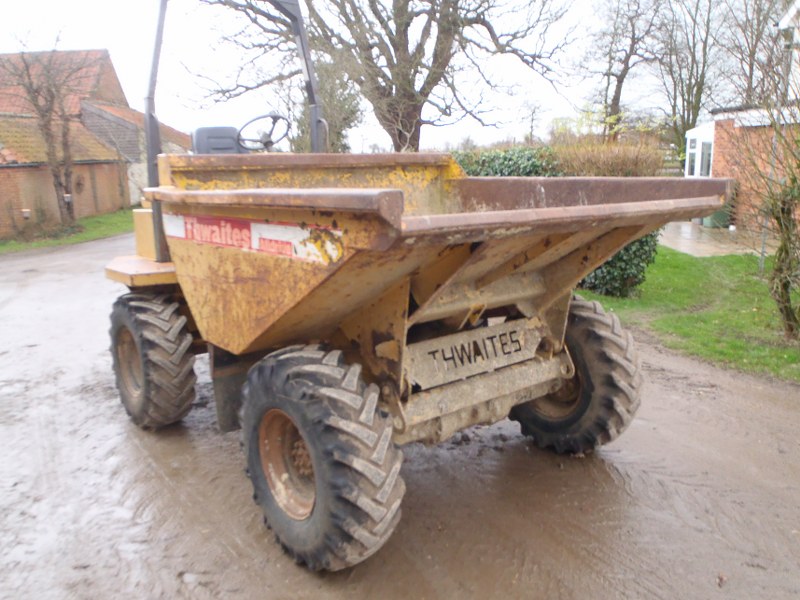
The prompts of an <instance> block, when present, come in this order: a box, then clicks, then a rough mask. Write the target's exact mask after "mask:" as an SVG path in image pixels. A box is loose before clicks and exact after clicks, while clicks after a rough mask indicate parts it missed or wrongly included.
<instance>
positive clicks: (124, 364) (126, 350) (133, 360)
mask: <svg viewBox="0 0 800 600" xmlns="http://www.w3.org/2000/svg"><path fill="white" fill-rule="evenodd" d="M116 350H117V361H118V362H119V370H120V375H121V376H122V377H121V378H122V385H123V386H124V387H125V390H126V391H127V395H128V397H129V398H131V400H133V401H134V402H136V403H138V402H139V401H140V396H141V392H142V387H143V385H144V372H143V368H142V359H141V357H140V356H139V350H138V349H137V348H136V340H134V339H133V334H132V333H131V331H130V330H129V329H126V328H122V329H120V330H119V333H118V335H117V348H116Z"/></svg>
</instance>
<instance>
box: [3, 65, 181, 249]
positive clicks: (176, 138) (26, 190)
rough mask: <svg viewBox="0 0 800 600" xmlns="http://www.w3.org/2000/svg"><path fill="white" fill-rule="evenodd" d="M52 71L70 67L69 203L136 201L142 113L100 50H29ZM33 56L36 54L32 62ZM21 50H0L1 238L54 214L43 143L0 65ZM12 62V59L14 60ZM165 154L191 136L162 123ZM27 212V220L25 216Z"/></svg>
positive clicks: (115, 205) (99, 207)
mask: <svg viewBox="0 0 800 600" xmlns="http://www.w3.org/2000/svg"><path fill="white" fill-rule="evenodd" d="M29 57H31V60H30V61H29V63H30V64H34V65H35V64H37V62H41V63H43V64H44V63H45V61H46V64H48V65H50V66H52V68H53V69H54V70H58V69H61V70H65V71H66V70H70V69H72V70H73V71H74V73H73V76H72V77H71V78H70V85H69V87H68V88H67V89H68V92H67V93H66V95H65V108H66V111H67V113H68V114H69V115H70V116H71V118H73V119H74V122H73V123H72V124H71V127H70V133H71V138H72V142H73V144H72V145H73V160H74V162H75V169H74V177H73V195H72V198H73V202H74V206H75V215H76V216H77V217H83V216H87V215H92V214H98V213H104V212H110V211H113V210H117V209H119V208H121V207H124V206H129V205H130V204H131V203H136V202H138V201H139V197H140V195H141V189H142V187H143V186H144V185H145V182H146V172H147V169H146V166H145V144H144V115H143V114H142V113H140V112H138V111H135V110H133V109H132V108H130V106H129V105H128V101H127V99H126V97H125V94H124V92H123V91H122V86H121V85H120V83H119V78H118V77H117V74H116V71H115V70H114V66H113V64H112V63H111V58H110V56H109V54H108V51H106V50H80V51H67V52H61V51H54V52H44V53H32V54H29ZM37 59H40V60H39V61H37ZM7 61H10V62H11V63H13V64H19V63H20V55H19V54H2V55H0V239H2V238H8V237H13V236H15V235H17V234H18V233H19V232H21V231H22V230H23V229H24V228H26V227H28V226H30V225H31V224H45V225H46V224H56V223H58V220H59V211H58V206H57V201H56V195H55V191H54V188H53V181H52V177H51V175H50V171H49V169H48V167H47V156H46V152H47V148H46V144H45V142H44V139H43V138H42V135H41V133H40V132H39V130H38V128H37V121H36V119H35V118H34V117H33V115H32V113H33V110H32V107H31V106H30V104H29V102H28V100H27V98H26V96H25V93H24V91H23V90H22V88H21V87H20V86H19V85H18V82H16V81H14V79H13V77H12V76H11V75H10V72H12V71H13V70H14V69H8V68H2V67H3V63H4V62H7ZM14 61H16V62H14ZM161 137H162V145H163V146H164V149H165V151H168V152H183V151H185V150H186V149H188V148H189V147H190V145H191V140H190V138H189V136H188V135H187V134H185V133H182V132H179V131H177V130H175V129H172V128H170V127H166V126H162V128H161ZM26 217H27V218H26Z"/></svg>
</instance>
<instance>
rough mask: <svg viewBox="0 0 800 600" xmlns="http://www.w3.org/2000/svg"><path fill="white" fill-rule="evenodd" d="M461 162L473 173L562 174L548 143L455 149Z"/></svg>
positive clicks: (533, 175)
mask: <svg viewBox="0 0 800 600" xmlns="http://www.w3.org/2000/svg"><path fill="white" fill-rule="evenodd" d="M453 156H454V157H455V159H456V161H458V164H460V165H461V168H462V169H464V172H466V174H467V175H470V176H472V177H552V176H557V175H561V174H562V173H561V172H560V171H559V170H558V162H557V160H556V156H555V154H554V153H553V150H552V149H550V148H548V147H547V146H540V147H536V148H534V147H531V146H517V147H514V148H508V149H507V150H471V151H469V152H454V153H453Z"/></svg>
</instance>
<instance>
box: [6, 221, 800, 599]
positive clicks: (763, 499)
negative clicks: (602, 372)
mask: <svg viewBox="0 0 800 600" xmlns="http://www.w3.org/2000/svg"><path fill="white" fill-rule="evenodd" d="M132 248H133V242H132V239H131V237H130V236H124V237H120V238H115V239H111V240H105V241H100V242H93V243H89V244H83V245H80V246H74V247H71V248H63V249H58V250H46V251H36V252H31V253H26V254H21V255H12V256H5V257H0V440H1V441H2V460H1V461H0V598H9V599H11V598H14V599H16V598H23V597H28V598H223V597H224V598H257V597H260V598H314V599H326V598H345V597H347V598H378V597H380V598H389V599H391V598H409V597H413V598H431V599H433V598H548V599H557V598H565V599H567V598H667V599H672V598H746V599H751V598H797V597H800V441H799V440H800V436H799V435H798V432H799V431H800V387H798V386H795V385H791V384H786V383H780V382H775V381H771V380H767V379H760V378H754V377H749V376H745V375H741V374H738V373H734V372H731V371H726V370H723V369H718V368H715V367H711V366H708V365H706V364H703V363H702V362H699V361H697V360H693V359H689V358H685V357H682V356H678V355H675V354H673V353H670V352H667V351H665V350H662V349H660V348H659V347H658V346H657V345H656V344H654V343H653V341H652V340H648V339H646V336H644V338H643V336H641V335H639V336H638V341H639V350H640V354H641V356H642V358H643V362H644V366H645V371H646V378H647V383H646V386H645V390H644V400H643V406H642V409H641V410H640V412H639V414H638V417H637V418H636V419H635V420H634V422H633V424H632V425H631V427H630V428H629V430H628V431H627V432H626V433H625V434H624V435H623V436H622V437H621V438H620V439H619V440H617V441H616V442H614V443H612V444H610V445H609V446H607V447H605V448H602V449H600V450H599V451H598V452H596V453H594V454H591V455H588V456H586V457H583V458H570V457H560V456H556V455H553V454H551V453H549V452H544V451H540V450H537V449H535V448H534V447H533V446H532V445H531V444H530V443H529V442H527V441H526V440H525V439H524V438H523V437H522V436H521V435H520V434H519V431H518V427H517V426H516V424H514V423H511V422H508V421H504V422H502V423H499V424H497V425H494V426H491V427H478V428H473V429H471V430H469V431H467V432H465V433H463V434H458V435H456V437H455V438H453V439H451V440H450V441H448V442H446V443H444V444H442V445H440V446H437V447H430V448H428V447H424V446H421V445H412V446H408V447H406V448H405V457H406V458H405V463H404V467H403V474H404V476H405V479H406V483H407V488H408V492H407V494H406V498H405V501H404V504H403V519H402V521H401V524H400V526H399V527H398V530H397V531H396V532H395V534H394V536H393V537H392V538H391V539H390V541H389V542H388V544H387V545H386V546H385V547H384V548H383V549H382V550H381V551H380V552H379V553H378V554H376V555H375V556H374V557H372V558H371V559H369V560H368V561H367V562H365V563H364V564H362V565H359V566H357V567H355V568H353V569H351V570H349V571H346V572H342V573H334V574H325V575H315V574H312V573H309V572H307V571H306V570H304V569H303V568H300V567H298V566H296V565H294V564H293V563H292V562H291V561H290V560H289V558H288V557H287V556H285V555H284V554H283V552H282V551H281V550H280V548H279V547H278V545H277V544H276V543H275V542H274V541H273V539H272V536H271V535H270V533H269V531H268V530H267V529H266V528H265V527H264V526H263V524H262V522H261V517H260V514H259V512H258V510H257V508H256V506H255V505H254V504H253V502H252V501H251V498H250V496H251V488H250V484H249V482H248V480H247V479H246V477H245V475H244V472H243V466H244V460H243V457H242V456H241V452H240V449H239V437H238V434H237V433H228V434H220V433H219V431H218V429H217V426H216V423H215V414H214V407H213V402H212V399H211V386H210V381H209V377H208V369H207V364H204V363H203V361H202V360H201V361H200V365H199V369H198V370H199V383H198V400H197V405H196V406H195V407H194V409H193V410H192V412H191V413H190V415H189V416H188V417H187V418H186V419H185V421H184V422H183V423H182V424H180V425H178V426H176V427H173V428H170V429H169V430H166V431H162V432H159V433H157V434H152V433H147V432H144V431H140V430H139V429H137V428H136V427H135V426H133V425H132V424H131V423H130V422H129V421H128V419H127V417H126V415H125V413H124V410H123V409H122V407H121V405H120V404H119V401H118V399H117V393H116V390H115V388H114V382H113V377H112V373H111V360H110V356H109V353H108V334H107V329H108V313H109V312H110V309H111V304H112V302H113V300H114V298H115V297H116V296H117V295H119V294H121V293H123V292H124V291H125V290H124V288H123V287H122V286H120V285H117V284H114V283H112V282H109V281H107V280H105V279H104V277H103V266H104V264H105V263H106V262H107V261H108V260H109V259H110V258H112V257H113V256H116V255H118V254H128V253H131V252H132Z"/></svg>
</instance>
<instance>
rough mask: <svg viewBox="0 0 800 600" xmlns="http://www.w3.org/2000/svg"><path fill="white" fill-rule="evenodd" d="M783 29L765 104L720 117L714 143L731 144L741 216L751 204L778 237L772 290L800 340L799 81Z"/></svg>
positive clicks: (787, 331)
mask: <svg viewBox="0 0 800 600" xmlns="http://www.w3.org/2000/svg"><path fill="white" fill-rule="evenodd" d="M782 33H783V34H784V35H786V36H787V39H780V36H779V39H778V40H776V45H777V46H778V48H779V50H777V51H776V54H775V56H776V57H778V58H779V60H778V61H777V65H776V67H777V68H776V69H774V70H773V71H772V72H771V73H765V74H764V78H763V81H762V86H763V90H764V95H763V97H762V100H761V106H760V107H758V108H754V109H751V110H748V111H741V110H740V111H737V112H735V113H733V114H732V115H731V119H730V121H728V122H727V123H724V122H721V123H720V124H719V125H720V126H719V127H718V130H719V133H718V134H717V135H716V136H715V137H716V139H715V144H718V145H720V144H721V145H723V146H725V147H729V148H730V150H729V151H728V152H727V154H729V155H730V156H729V160H730V168H731V169H732V171H733V175H734V176H735V177H736V179H737V181H738V183H739V192H738V194H737V203H738V204H739V207H738V213H739V217H740V219H741V218H742V217H744V219H746V218H747V216H748V215H747V214H746V211H747V210H748V209H749V211H750V212H751V213H752V214H751V218H755V219H757V220H758V221H762V220H763V219H765V220H766V223H768V224H769V226H770V229H771V230H772V232H773V233H774V234H775V235H776V236H777V240H778V247H777V249H776V252H775V256H774V261H773V266H772V272H771V273H770V293H771V295H772V298H773V300H774V301H775V303H776V306H777V308H778V313H779V315H780V318H781V321H782V324H783V331H784V335H785V337H786V338H787V339H790V340H800V293H798V292H800V227H799V226H798V225H799V224H800V100H798V99H800V86H799V85H798V82H797V81H796V80H795V79H793V78H791V77H790V71H791V61H792V53H793V50H792V48H793V47H794V43H793V38H794V35H795V34H794V31H793V29H789V30H786V31H784V32H782ZM781 46H783V49H784V50H783V51H781V50H780V48H781ZM742 225H744V226H748V225H753V222H752V221H750V223H748V222H747V220H744V222H743V223H742Z"/></svg>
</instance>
